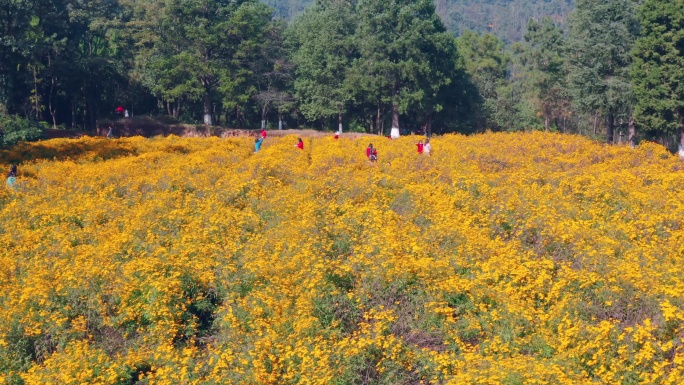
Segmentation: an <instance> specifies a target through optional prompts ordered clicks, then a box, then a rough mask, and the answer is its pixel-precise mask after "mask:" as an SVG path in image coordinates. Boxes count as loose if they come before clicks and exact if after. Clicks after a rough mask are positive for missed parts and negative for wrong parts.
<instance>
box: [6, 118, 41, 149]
mask: <svg viewBox="0 0 684 385" xmlns="http://www.w3.org/2000/svg"><path fill="white" fill-rule="evenodd" d="M44 128H45V127H44V125H43V124H40V123H37V122H35V121H31V120H28V119H24V118H21V117H19V116H11V115H10V116H2V115H0V133H1V136H0V144H2V146H5V147H6V146H11V145H13V144H16V143H18V142H29V141H33V140H37V139H40V138H41V137H42V136H43V129H44Z"/></svg>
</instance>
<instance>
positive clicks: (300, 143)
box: [254, 129, 337, 153]
mask: <svg viewBox="0 0 684 385" xmlns="http://www.w3.org/2000/svg"><path fill="white" fill-rule="evenodd" d="M267 136H268V133H267V132H266V130H264V129H262V130H261V132H260V133H259V136H257V138H256V139H254V152H255V153H257V152H259V150H261V145H262V144H263V143H264V140H266V137H267ZM335 136H337V134H336V135H335ZM295 147H297V148H298V149H300V150H303V149H304V141H303V140H302V138H298V139H297V144H295Z"/></svg>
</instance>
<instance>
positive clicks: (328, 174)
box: [0, 133, 684, 385]
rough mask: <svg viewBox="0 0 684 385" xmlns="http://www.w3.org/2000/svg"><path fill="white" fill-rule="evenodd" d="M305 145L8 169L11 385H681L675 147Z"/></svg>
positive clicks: (37, 158)
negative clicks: (11, 180)
mask: <svg viewBox="0 0 684 385" xmlns="http://www.w3.org/2000/svg"><path fill="white" fill-rule="evenodd" d="M295 140H296V138H294V137H285V138H280V139H273V138H268V139H267V140H266V142H265V144H264V146H263V148H262V150H261V151H260V152H259V153H257V154H254V153H253V144H254V142H253V139H250V138H239V139H217V138H213V139H181V138H178V137H170V138H154V139H144V138H130V139H121V140H105V139H95V138H85V139H80V140H52V141H46V142H38V143H33V144H25V145H20V146H18V147H15V148H13V149H12V150H10V151H6V152H4V153H2V154H0V157H1V158H2V161H3V164H9V163H10V162H18V163H19V178H18V182H17V185H16V186H15V188H14V189H8V188H4V187H2V188H0V383H3V382H4V383H6V384H22V383H23V384H30V385H32V384H121V385H123V384H136V383H140V384H338V385H341V384H388V385H389V384H420V383H425V384H508V385H513V384H673V385H675V384H682V383H684V226H683V220H684V171H683V170H684V164H682V162H681V161H680V160H678V159H677V158H675V157H673V156H671V155H670V154H669V153H667V152H666V151H665V150H664V149H663V148H662V147H660V146H657V145H654V144H644V145H642V146H640V147H638V148H637V149H630V148H628V147H621V146H616V147H607V146H604V145H601V144H597V143H595V142H592V141H589V140H587V139H584V138H581V137H577V136H565V135H557V134H544V133H527V134H485V135H478V136H472V137H464V136H445V137H441V138H436V139H434V140H433V141H432V146H433V156H431V157H428V156H420V155H419V154H417V153H416V149H415V144H414V142H415V141H416V140H417V138H402V139H400V140H397V141H390V140H388V139H385V138H373V141H374V145H375V146H376V147H377V148H378V151H379V157H380V161H379V163H378V164H375V165H373V164H370V163H369V162H368V161H367V159H366V157H365V147H366V146H367V145H368V142H369V139H368V138H363V139H359V140H355V141H352V140H349V139H345V138H340V139H339V140H334V139H333V138H332V137H329V138H317V139H305V150H304V151H300V150H298V149H296V148H295V147H294V144H295Z"/></svg>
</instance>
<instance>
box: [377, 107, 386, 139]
mask: <svg viewBox="0 0 684 385" xmlns="http://www.w3.org/2000/svg"><path fill="white" fill-rule="evenodd" d="M381 122H382V110H381V109H380V104H379V103H378V117H377V120H376V121H375V129H376V130H377V134H378V135H380V130H381V128H380V127H382V124H381ZM383 128H384V127H383Z"/></svg>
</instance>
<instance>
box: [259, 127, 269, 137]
mask: <svg viewBox="0 0 684 385" xmlns="http://www.w3.org/2000/svg"><path fill="white" fill-rule="evenodd" d="M266 135H268V134H267V133H266V130H264V129H263V128H262V129H261V138H262V139H266Z"/></svg>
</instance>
